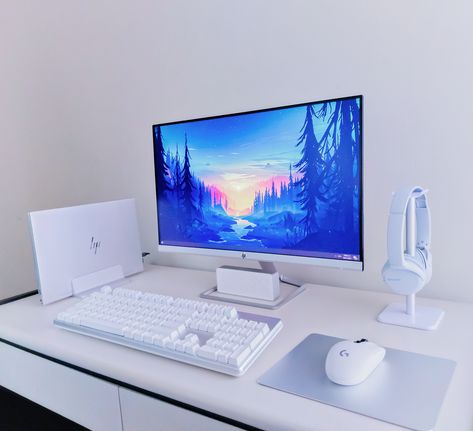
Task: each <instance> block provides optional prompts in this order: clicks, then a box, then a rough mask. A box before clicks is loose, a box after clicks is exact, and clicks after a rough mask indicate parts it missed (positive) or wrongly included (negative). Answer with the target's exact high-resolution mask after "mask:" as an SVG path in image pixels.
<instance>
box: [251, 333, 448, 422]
mask: <svg viewBox="0 0 473 431" xmlns="http://www.w3.org/2000/svg"><path fill="white" fill-rule="evenodd" d="M339 341H342V339H341V338H336V337H329V336H326V335H321V334H311V335H309V336H308V337H307V338H305V339H304V341H302V342H301V343H300V344H298V345H297V346H296V347H295V348H294V349H293V350H291V351H290V352H289V353H288V354H287V355H286V356H285V357H284V358H283V359H281V360H280V361H279V362H278V363H277V364H276V365H275V366H273V367H272V368H271V369H270V370H269V371H267V372H266V373H265V374H263V376H261V377H260V379H259V380H258V383H260V384H261V385H264V386H269V387H271V388H274V389H278V390H280V391H284V392H289V393H291V394H294V395H298V396H301V397H304V398H309V399H311V400H315V401H319V402H322V403H325V404H329V405H332V406H335V407H340V408H342V409H345V410H350V411H352V412H355V413H360V414H362V415H365V416H369V417H372V418H375V419H379V420H382V421H385V422H389V423H392V424H396V425H400V426H403V427H406V428H411V429H413V430H419V431H428V430H432V429H433V428H434V426H435V423H436V421H437V417H438V414H439V412H440V407H441V406H442V402H443V400H444V397H445V394H446V392H447V389H448V385H449V383H450V379H451V377H452V375H453V372H454V370H455V366H456V362H455V361H452V360H449V359H442V358H436V357H433V356H426V355H421V354H417V353H411V352H406V351H402V350H396V349H389V348H386V356H385V358H384V361H383V362H381V364H380V365H379V366H378V367H377V368H376V370H375V371H374V372H373V373H372V374H371V375H370V376H369V377H368V378H367V379H366V380H365V381H364V382H362V383H360V384H359V385H356V386H341V385H337V384H335V383H333V382H331V381H330V380H329V379H328V378H327V376H326V374H325V357H326V356H327V353H328V351H329V350H330V348H331V347H332V346H333V345H334V344H335V343H337V342H339Z"/></svg>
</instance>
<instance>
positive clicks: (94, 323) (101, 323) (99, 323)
mask: <svg viewBox="0 0 473 431" xmlns="http://www.w3.org/2000/svg"><path fill="white" fill-rule="evenodd" d="M80 326H86V327H87V328H92V329H98V330H99V331H104V332H109V333H110V334H116V335H122V336H123V326H122V325H118V324H117V323H113V322H107V321H105V320H98V319H81V321H80Z"/></svg>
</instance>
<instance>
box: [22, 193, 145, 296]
mask: <svg viewBox="0 0 473 431" xmlns="http://www.w3.org/2000/svg"><path fill="white" fill-rule="evenodd" d="M29 220H30V226H31V235H32V241H33V254H34V258H35V262H36V271H37V281H38V290H39V292H40V294H41V300H42V302H43V304H49V303H51V302H54V301H58V300H60V299H63V298H67V297H69V296H71V295H72V294H73V286H75V288H78V287H82V288H83V287H84V286H85V285H89V286H91V285H93V284H94V283H95V284H98V285H100V284H101V283H100V281H101V280H102V281H103V283H102V284H104V283H106V282H110V281H113V279H115V280H116V279H118V278H121V277H123V276H127V275H131V274H135V273H137V272H140V271H143V262H142V258H141V253H142V250H141V244H140V237H139V230H138V221H137V215H136V207H135V200H134V199H124V200H119V201H112V202H103V203H97V204H90V205H80V206H74V207H68V208H57V209H52V210H44V211H34V212H30V213H29Z"/></svg>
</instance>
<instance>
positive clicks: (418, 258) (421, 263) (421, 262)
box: [404, 249, 427, 272]
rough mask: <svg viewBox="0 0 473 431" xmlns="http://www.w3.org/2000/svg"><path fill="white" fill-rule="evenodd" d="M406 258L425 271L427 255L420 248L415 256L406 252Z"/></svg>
mask: <svg viewBox="0 0 473 431" xmlns="http://www.w3.org/2000/svg"><path fill="white" fill-rule="evenodd" d="M404 259H405V260H406V262H409V263H411V264H414V265H415V266H416V267H418V268H419V269H420V270H421V271H422V272H425V269H426V267H427V265H426V264H427V262H426V259H425V256H424V255H423V254H422V252H421V251H420V250H419V249H416V254H415V255H414V256H411V255H410V254H404Z"/></svg>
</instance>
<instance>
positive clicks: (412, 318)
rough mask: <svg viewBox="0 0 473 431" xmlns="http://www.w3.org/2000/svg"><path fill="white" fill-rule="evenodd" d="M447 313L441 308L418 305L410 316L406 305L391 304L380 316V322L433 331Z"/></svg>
mask: <svg viewBox="0 0 473 431" xmlns="http://www.w3.org/2000/svg"><path fill="white" fill-rule="evenodd" d="M444 314H445V312H444V311H443V310H442V309H440V308H434V307H426V306H422V305H417V306H416V307H415V312H414V313H412V314H408V313H407V312H406V305H405V304H402V303H394V304H389V305H388V306H387V307H386V308H385V309H384V310H383V311H382V312H381V313H379V315H378V321H379V322H382V323H387V324H389V325H397V326H407V327H409V328H415V329H424V330H428V331H433V330H435V329H437V328H438V326H439V324H440V322H441V320H442V318H443V316H444Z"/></svg>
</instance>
